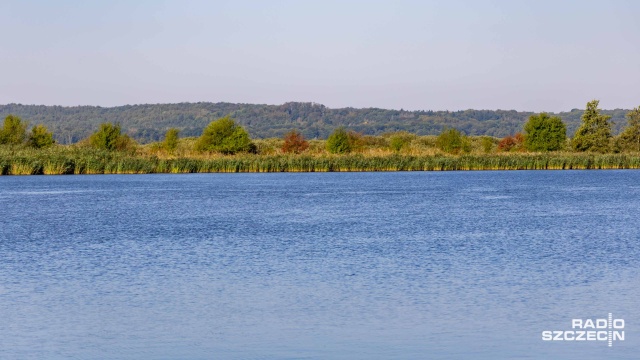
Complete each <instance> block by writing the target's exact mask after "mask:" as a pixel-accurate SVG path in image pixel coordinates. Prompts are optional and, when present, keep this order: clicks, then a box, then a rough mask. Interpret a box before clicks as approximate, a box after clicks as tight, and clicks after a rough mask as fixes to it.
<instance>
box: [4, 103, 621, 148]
mask: <svg viewBox="0 0 640 360" xmlns="http://www.w3.org/2000/svg"><path fill="white" fill-rule="evenodd" d="M627 112H628V110H621V109H617V110H604V111H602V113H603V114H605V115H611V121H612V122H613V124H612V125H613V126H612V132H613V134H619V133H620V132H621V131H622V129H623V127H624V125H625V123H626V120H625V114H626V113H627ZM9 114H13V115H16V116H19V117H21V118H24V119H29V120H30V121H31V122H33V123H38V124H43V125H45V126H46V127H47V128H48V129H50V130H51V131H52V132H53V134H54V139H55V140H56V141H57V142H58V143H61V144H71V143H76V142H79V141H81V140H83V139H85V138H87V137H88V136H90V135H91V133H93V132H94V131H95V129H96V128H97V127H99V126H100V124H101V123H112V124H120V126H121V130H122V131H123V132H124V133H126V134H127V135H129V136H130V137H131V138H132V139H135V140H136V141H137V142H139V143H143V144H144V143H151V142H156V141H161V140H162V139H163V138H164V135H165V133H166V131H167V130H168V129H170V128H177V129H179V130H180V133H181V134H182V136H184V137H195V136H199V135H200V134H201V133H202V131H203V129H204V128H205V127H206V126H207V125H208V124H209V123H210V122H211V121H213V120H216V119H219V118H221V117H224V116H227V115H229V116H230V117H232V118H233V119H234V120H235V121H236V122H237V123H238V124H239V125H241V126H243V127H245V128H246V129H247V130H248V131H249V133H250V134H251V136H252V137H253V138H256V139H267V138H281V137H283V136H284V135H285V134H286V133H287V132H288V131H289V130H290V129H291V128H296V129H298V130H299V131H300V133H301V134H302V135H304V136H305V138H307V139H326V138H327V137H328V136H329V135H330V134H331V132H332V131H333V130H334V129H335V128H337V127H340V126H343V127H345V128H348V129H350V130H353V131H355V132H357V133H361V134H363V135H382V134H386V133H393V132H399V131H406V132H409V133H412V134H416V135H418V136H423V135H438V134H440V133H441V132H442V131H443V130H445V129H448V128H456V129H458V130H460V131H461V132H463V133H465V134H467V135H473V136H482V135H486V136H491V137H498V138H502V137H505V136H508V135H511V134H515V133H516V132H518V131H520V130H521V129H522V127H523V125H524V124H525V123H526V122H527V119H528V118H529V117H530V116H531V115H534V113H531V112H518V111H513V110H495V111H493V110H464V111H407V110H402V109H401V110H389V109H378V108H366V109H355V108H342V109H331V108H327V107H326V106H323V105H320V104H315V103H300V102H290V103H286V104H282V105H255V104H232V103H206V102H202V103H180V104H149V105H126V106H118V107H110V108H105V107H99V106H76V107H63V106H43V105H21V104H8V105H0V119H2V118H4V117H5V116H7V115H9ZM550 115H551V116H554V115H555V116H559V117H561V118H562V119H563V121H564V122H565V124H566V127H567V131H568V133H570V134H573V133H574V132H575V131H576V130H577V128H578V127H579V125H580V117H581V115H582V110H580V109H573V110H571V111H568V112H562V113H557V114H551V113H550Z"/></svg>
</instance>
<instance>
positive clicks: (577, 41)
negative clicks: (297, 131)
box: [0, 0, 640, 112]
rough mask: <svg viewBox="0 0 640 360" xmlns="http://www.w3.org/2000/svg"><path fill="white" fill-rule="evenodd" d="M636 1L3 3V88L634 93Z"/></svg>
mask: <svg viewBox="0 0 640 360" xmlns="http://www.w3.org/2000/svg"><path fill="white" fill-rule="evenodd" d="M639 10H640V2H635V1H631V0H614V1H609V2H598V1H578V0H567V1H549V0H543V1H532V0H523V1H506V0H491V1H489V0H487V1H471V0H458V1H448V2H439V1H409V0H405V1H394V2H391V1H361V0H358V1H356V0H353V1H335V0H327V1H322V2H320V1H306V2H296V1H269V2H261V1H256V0H245V1H212V2H209V1H181V2H178V1H174V0H167V1H151V0H143V1H136V2H127V1H113V2H112V1H110V2H107V1H95V2H86V3H85V2H74V1H69V0H63V1H59V2H54V3H50V2H46V1H42V0H34V1H15V0H8V1H3V2H2V3H0V20H1V21H2V23H3V25H4V28H5V29H11V30H12V31H11V32H9V31H4V32H2V33H0V39H1V40H2V43H3V55H2V56H0V69H3V70H2V71H3V72H2V77H1V78H2V86H0V104H10V103H17V104H37V105H50V106H52V105H59V106H102V107H115V106H125V105H127V104H167V103H183V102H190V103H196V102H213V103H217V102H229V103H244V104H269V105H279V104H283V103H286V102H315V103H319V104H323V105H325V106H327V107H329V108H334V109H335V108H345V107H353V108H382V109H398V110H399V109H405V110H410V111H414V110H433V111H447V110H448V111H460V110H468V109H473V110H483V109H486V110H498V109H503V110H516V111H529V112H542V111H547V112H564V111H570V110H571V109H582V108H584V106H585V104H586V103H587V102H588V101H590V100H592V99H599V100H600V107H601V108H603V109H631V108H635V107H637V106H639V105H640V97H639V96H638V95H637V84H640V71H638V70H640V66H639V65H638V64H640V47H638V46H637V44H636V42H637V39H639V38H640V24H639V23H638V22H637V21H636V19H635V14H637V13H638V11H639Z"/></svg>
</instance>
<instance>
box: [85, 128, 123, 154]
mask: <svg viewBox="0 0 640 360" xmlns="http://www.w3.org/2000/svg"><path fill="white" fill-rule="evenodd" d="M89 143H90V144H91V146H93V147H95V148H98V149H103V150H108V151H113V150H126V149H127V148H129V147H130V146H131V145H132V140H131V138H129V136H128V135H126V134H122V130H121V128H120V124H115V125H114V124H112V123H102V124H100V128H99V129H98V131H96V132H94V133H93V134H92V135H91V136H90V137H89Z"/></svg>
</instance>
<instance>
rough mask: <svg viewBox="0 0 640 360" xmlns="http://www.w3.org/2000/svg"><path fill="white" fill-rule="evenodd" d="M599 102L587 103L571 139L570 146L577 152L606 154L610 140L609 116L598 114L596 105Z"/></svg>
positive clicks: (598, 110)
mask: <svg viewBox="0 0 640 360" xmlns="http://www.w3.org/2000/svg"><path fill="white" fill-rule="evenodd" d="M599 103H600V101H598V100H592V101H589V102H588V103H587V108H586V109H585V111H584V113H583V114H582V123H581V125H580V127H579V128H578V130H576V134H575V135H574V137H573V141H572V145H573V148H574V149H575V150H577V151H597V152H602V153H604V152H607V151H608V150H609V139H611V122H609V119H610V118H611V116H610V115H602V114H600V109H598V104H599Z"/></svg>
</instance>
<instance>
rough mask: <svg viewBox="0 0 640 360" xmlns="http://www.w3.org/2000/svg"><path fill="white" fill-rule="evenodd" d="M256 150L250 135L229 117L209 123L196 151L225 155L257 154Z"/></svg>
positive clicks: (197, 144)
mask: <svg viewBox="0 0 640 360" xmlns="http://www.w3.org/2000/svg"><path fill="white" fill-rule="evenodd" d="M255 148H256V147H255V145H254V144H253V143H252V142H251V139H250V138H249V133H247V131H246V130H245V129H244V128H243V127H242V126H240V125H238V124H236V122H235V121H234V120H232V119H231V118H230V117H229V116H225V117H223V118H220V119H218V120H215V121H212V122H211V123H209V125H207V127H206V128H204V130H203V131H202V135H201V136H200V138H199V139H198V141H197V142H196V150H198V151H211V152H219V153H223V154H235V153H237V152H255Z"/></svg>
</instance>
